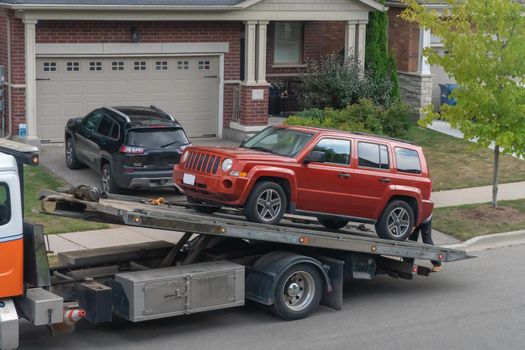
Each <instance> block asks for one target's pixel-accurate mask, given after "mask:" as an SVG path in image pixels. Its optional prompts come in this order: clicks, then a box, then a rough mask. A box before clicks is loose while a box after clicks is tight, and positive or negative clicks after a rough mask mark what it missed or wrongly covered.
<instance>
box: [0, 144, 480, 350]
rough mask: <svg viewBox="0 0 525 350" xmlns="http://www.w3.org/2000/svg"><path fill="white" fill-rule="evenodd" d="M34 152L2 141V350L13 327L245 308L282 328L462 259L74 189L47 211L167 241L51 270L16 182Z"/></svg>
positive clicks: (429, 249) (306, 225)
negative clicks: (367, 288) (356, 287)
mask: <svg viewBox="0 0 525 350" xmlns="http://www.w3.org/2000/svg"><path fill="white" fill-rule="evenodd" d="M38 163H39V153H38V149H37V148H34V147H32V146H28V145H24V144H19V143H16V142H13V141H9V140H4V139H2V140H0V216H1V217H0V349H15V348H17V347H18V345H19V322H20V319H25V320H27V321H29V322H30V323H31V324H33V325H35V326H47V327H49V328H50V330H51V331H52V333H54V334H55V333H64V332H70V331H72V330H74V325H75V322H77V321H78V320H79V319H82V318H83V319H85V320H86V321H88V322H91V323H93V324H102V323H108V322H111V321H112V320H113V319H114V317H115V315H117V316H118V317H120V318H123V319H125V320H128V321H131V322H143V321H148V320H152V319H159V318H168V317H173V316H182V315H188V314H191V313H197V312H204V311H211V310H217V309H223V308H230V307H238V306H242V305H244V304H245V302H246V301H247V300H250V301H253V302H256V303H259V304H262V305H265V306H267V307H268V308H269V309H270V310H271V311H272V312H273V313H274V314H275V315H277V316H278V317H281V318H283V319H285V320H296V319H301V318H304V317H307V316H308V315H310V314H311V313H312V312H314V311H315V309H316V308H317V307H318V305H319V304H322V305H325V306H327V307H330V308H333V309H336V310H339V309H341V308H342V307H343V282H344V281H345V280H346V279H371V278H373V277H374V276H377V275H381V274H386V275H389V276H391V277H394V278H403V279H413V278H414V276H416V275H423V276H428V275H429V274H430V269H429V268H426V267H424V266H418V265H415V264H414V259H419V260H440V261H443V262H451V261H457V260H462V259H467V258H470V256H468V255H467V254H466V253H465V252H464V251H461V250H455V249H447V248H443V247H437V246H430V245H425V244H421V243H416V242H399V241H390V240H384V239H379V238H377V237H376V236H375V235H371V234H369V235H367V234H366V232H365V233H359V232H352V233H349V232H347V231H326V229H324V228H321V227H320V226H317V225H316V224H315V223H313V222H310V221H309V220H306V219H303V218H296V217H289V218H287V219H286V220H284V221H283V222H282V223H281V224H280V225H278V226H270V225H263V224H254V223H248V222H246V221H244V220H243V219H242V218H241V216H240V215H239V213H236V212H235V211H231V210H230V211H228V210H226V211H223V212H220V213H216V214H210V215H205V214H198V213H196V212H195V211H193V210H191V206H193V205H197V204H192V203H186V202H169V201H166V200H164V199H160V198H159V199H154V200H151V199H145V198H138V197H131V196H119V195H107V194H105V193H102V194H101V193H100V192H99V190H98V189H97V188H91V187H87V186H79V187H76V188H72V189H68V190H65V191H52V190H43V191H42V193H41V203H42V210H43V212H45V213H48V214H50V215H60V216H67V217H73V218H77V219H84V220H94V221H99V222H108V223H113V224H121V225H129V226H138V227H149V228H156V229H162V230H167V231H172V232H173V233H174V235H175V234H176V233H178V234H181V233H182V237H181V238H180V239H179V240H178V241H177V242H176V243H168V242H164V241H158V242H148V243H142V244H131V245H123V246H118V247H107V248H99V249H86V250H80V251H71V252H64V253H59V254H58V255H57V256H56V257H55V258H54V260H53V261H51V262H50V260H49V259H48V254H47V249H46V245H45V238H44V237H45V236H44V231H43V227H42V226H41V225H34V224H31V223H29V222H26V221H24V218H23V170H24V165H25V166H37V165H38Z"/></svg>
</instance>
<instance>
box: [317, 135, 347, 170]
mask: <svg viewBox="0 0 525 350" xmlns="http://www.w3.org/2000/svg"><path fill="white" fill-rule="evenodd" d="M313 151H320V152H324V154H325V162H326V163H334V164H344V165H348V164H350V141H348V140H338V139H322V140H321V141H319V142H318V143H317V145H315V147H314V149H313Z"/></svg>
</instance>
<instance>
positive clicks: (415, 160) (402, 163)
mask: <svg viewBox="0 0 525 350" xmlns="http://www.w3.org/2000/svg"><path fill="white" fill-rule="evenodd" d="M395 151H396V167H397V170H398V171H402V172H404V173H412V174H421V162H420V161H419V154H418V153H417V152H416V151H414V150H413V149H407V148H401V147H396V149H395Z"/></svg>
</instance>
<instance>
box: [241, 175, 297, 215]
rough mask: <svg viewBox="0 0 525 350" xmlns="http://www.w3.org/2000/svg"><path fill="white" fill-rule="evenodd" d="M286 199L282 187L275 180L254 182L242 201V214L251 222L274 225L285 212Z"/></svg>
mask: <svg viewBox="0 0 525 350" xmlns="http://www.w3.org/2000/svg"><path fill="white" fill-rule="evenodd" d="M286 200H287V199H286V194H285V193H284V190H283V188H282V187H281V186H279V185H278V184H276V183H275V182H272V181H263V182H259V183H256V184H255V186H253V189H252V191H251V192H250V195H249V196H248V199H247V200H246V202H245V203H244V215H245V216H246V219H248V221H251V222H258V223H261V224H268V225H275V224H277V223H279V221H281V219H282V218H283V215H284V213H285V212H286Z"/></svg>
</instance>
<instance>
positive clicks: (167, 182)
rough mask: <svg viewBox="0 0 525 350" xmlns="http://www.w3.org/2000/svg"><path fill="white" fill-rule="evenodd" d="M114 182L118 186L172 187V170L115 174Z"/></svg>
mask: <svg viewBox="0 0 525 350" xmlns="http://www.w3.org/2000/svg"><path fill="white" fill-rule="evenodd" d="M114 179H115V182H116V184H117V185H118V186H119V187H120V188H171V187H173V180H172V172H171V171H170V170H163V171H137V172H133V173H124V172H121V173H119V174H115V176H114Z"/></svg>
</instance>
